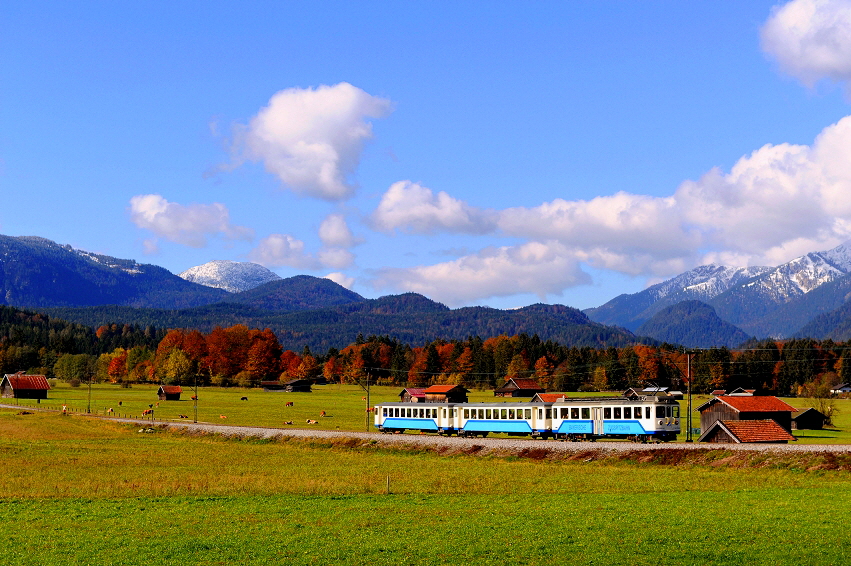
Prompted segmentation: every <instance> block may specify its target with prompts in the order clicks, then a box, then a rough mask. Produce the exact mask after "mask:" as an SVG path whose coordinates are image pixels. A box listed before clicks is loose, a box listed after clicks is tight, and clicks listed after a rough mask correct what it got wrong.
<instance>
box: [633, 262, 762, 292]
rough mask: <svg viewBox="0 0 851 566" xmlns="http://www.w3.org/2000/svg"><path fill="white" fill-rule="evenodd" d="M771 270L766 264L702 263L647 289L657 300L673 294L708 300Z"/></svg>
mask: <svg viewBox="0 0 851 566" xmlns="http://www.w3.org/2000/svg"><path fill="white" fill-rule="evenodd" d="M770 270H771V268H770V267H764V266H753V267H726V266H723V265H712V264H710V265H701V266H700V267H696V268H694V269H692V270H689V271H686V272H685V273H682V274H680V275H678V276H676V277H674V278H673V279H668V280H667V281H663V282H662V283H658V284H656V285H653V286H651V287H648V288H647V289H646V290H647V291H649V292H650V293H651V294H653V295H654V296H655V297H656V298H657V300H658V299H664V298H665V297H668V296H671V295H683V296H684V297H686V296H687V297H688V298H689V299H695V300H700V301H706V300H708V299H711V298H712V297H715V296H716V295H720V294H721V293H723V292H724V291H726V290H727V289H729V288H730V287H732V286H734V285H738V284H739V283H741V282H743V281H746V280H748V279H750V278H752V277H756V276H757V275H762V274H763V273H767V272H768V271H770ZM681 300H682V299H681Z"/></svg>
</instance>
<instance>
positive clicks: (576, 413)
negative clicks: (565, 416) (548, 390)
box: [570, 407, 579, 419]
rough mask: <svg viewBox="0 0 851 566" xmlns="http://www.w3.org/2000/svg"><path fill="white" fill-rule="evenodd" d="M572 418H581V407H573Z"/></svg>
mask: <svg viewBox="0 0 851 566" xmlns="http://www.w3.org/2000/svg"><path fill="white" fill-rule="evenodd" d="M570 418H571V419H578V418H579V407H573V408H572V409H571V410H570Z"/></svg>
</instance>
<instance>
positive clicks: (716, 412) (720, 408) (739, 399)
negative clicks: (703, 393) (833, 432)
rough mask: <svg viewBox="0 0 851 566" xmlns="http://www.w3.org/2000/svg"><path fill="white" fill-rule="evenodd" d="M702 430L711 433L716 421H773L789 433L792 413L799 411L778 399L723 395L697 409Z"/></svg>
mask: <svg viewBox="0 0 851 566" xmlns="http://www.w3.org/2000/svg"><path fill="white" fill-rule="evenodd" d="M697 410H698V411H700V429H701V430H704V431H709V428H710V427H711V426H712V425H713V424H714V423H715V422H716V421H759V420H767V419H771V420H773V421H774V422H776V423H777V424H779V425H780V426H781V427H783V429H784V430H786V431H787V432H789V431H791V430H792V413H794V412H795V411H796V410H797V409H795V407H793V406H791V405H789V404H787V403H784V402H783V401H781V400H780V399H778V398H777V397H771V396H765V397H755V396H751V395H742V396H739V395H722V396H720V397H713V398H712V399H710V400H709V401H707V402H706V403H704V404H703V405H701V406H700V407H698V408H697Z"/></svg>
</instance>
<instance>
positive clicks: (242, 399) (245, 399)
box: [239, 397, 248, 401]
mask: <svg viewBox="0 0 851 566" xmlns="http://www.w3.org/2000/svg"><path fill="white" fill-rule="evenodd" d="M239 400H240V401H248V397H240V399H239Z"/></svg>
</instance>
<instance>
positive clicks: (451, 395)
mask: <svg viewBox="0 0 851 566" xmlns="http://www.w3.org/2000/svg"><path fill="white" fill-rule="evenodd" d="M469 392H470V390H469V389H466V388H464V387H462V386H460V385H432V386H431V387H429V388H427V389H423V395H425V401H426V403H466V402H467V393H469Z"/></svg>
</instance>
